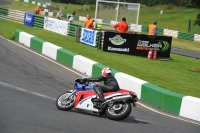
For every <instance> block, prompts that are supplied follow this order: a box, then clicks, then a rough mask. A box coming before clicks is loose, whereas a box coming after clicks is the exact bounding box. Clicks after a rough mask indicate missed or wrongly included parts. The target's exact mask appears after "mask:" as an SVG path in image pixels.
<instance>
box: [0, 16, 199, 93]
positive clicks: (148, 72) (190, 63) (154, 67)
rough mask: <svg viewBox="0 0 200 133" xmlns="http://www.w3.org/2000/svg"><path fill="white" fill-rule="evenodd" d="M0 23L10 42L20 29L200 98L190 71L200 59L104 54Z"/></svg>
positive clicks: (194, 75)
mask: <svg viewBox="0 0 200 133" xmlns="http://www.w3.org/2000/svg"><path fill="white" fill-rule="evenodd" d="M0 24H1V26H0V35H2V36H4V37H6V38H8V39H14V33H15V30H16V29H20V30H22V31H25V32H28V33H30V34H32V35H35V36H37V37H39V38H41V39H43V40H45V41H49V42H51V43H54V44H56V45H58V46H61V47H63V48H65V49H68V50H70V51H73V52H75V53H77V54H80V55H83V56H85V57H88V58H90V59H92V60H94V61H97V62H99V63H101V64H104V65H107V66H109V67H111V68H115V69H116V70H118V71H121V72H124V73H127V74H129V75H132V76H135V77H137V78H140V79H143V80H145V81H148V82H150V83H153V84H156V85H158V86H161V87H163V88H166V89H168V90H171V91H174V92H177V93H181V94H185V95H191V96H195V97H200V89H199V86H200V73H196V72H191V71H189V70H190V69H192V68H194V67H197V66H200V61H199V60H197V59H193V58H188V57H183V56H179V55H175V54H171V60H169V61H159V60H156V61H154V60H147V59H146V58H143V57H138V56H131V55H124V54H116V53H109V52H103V51H100V50H97V49H96V48H93V47H91V46H88V45H85V44H82V43H77V42H75V41H74V40H75V39H74V38H73V37H70V36H63V35H60V34H56V33H53V32H49V31H45V30H42V29H38V28H31V27H28V26H25V25H22V24H19V23H15V22H12V21H9V20H3V19H0Z"/></svg>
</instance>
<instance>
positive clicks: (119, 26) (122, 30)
mask: <svg viewBox="0 0 200 133" xmlns="http://www.w3.org/2000/svg"><path fill="white" fill-rule="evenodd" d="M114 28H115V29H116V30H117V32H119V33H125V32H126V31H127V30H128V24H127V23H126V18H122V21H121V22H119V23H117V24H115V25H114Z"/></svg>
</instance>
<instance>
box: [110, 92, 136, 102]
mask: <svg viewBox="0 0 200 133" xmlns="http://www.w3.org/2000/svg"><path fill="white" fill-rule="evenodd" d="M127 99H133V97H132V96H131V95H130V94H128V95H123V96H117V97H113V98H112V101H121V100H127Z"/></svg>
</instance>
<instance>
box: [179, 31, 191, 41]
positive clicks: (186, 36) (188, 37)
mask: <svg viewBox="0 0 200 133" xmlns="http://www.w3.org/2000/svg"><path fill="white" fill-rule="evenodd" d="M178 38H180V39H186V40H191V41H194V34H191V33H184V32H180V31H179V32H178Z"/></svg>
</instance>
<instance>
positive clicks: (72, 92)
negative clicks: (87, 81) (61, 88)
mask: <svg viewBox="0 0 200 133" xmlns="http://www.w3.org/2000/svg"><path fill="white" fill-rule="evenodd" d="M68 92H70V93H71V94H70V95H68V96H67V97H66V99H68V98H69V97H70V96H72V95H73V94H75V93H76V90H69V91H68Z"/></svg>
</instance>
